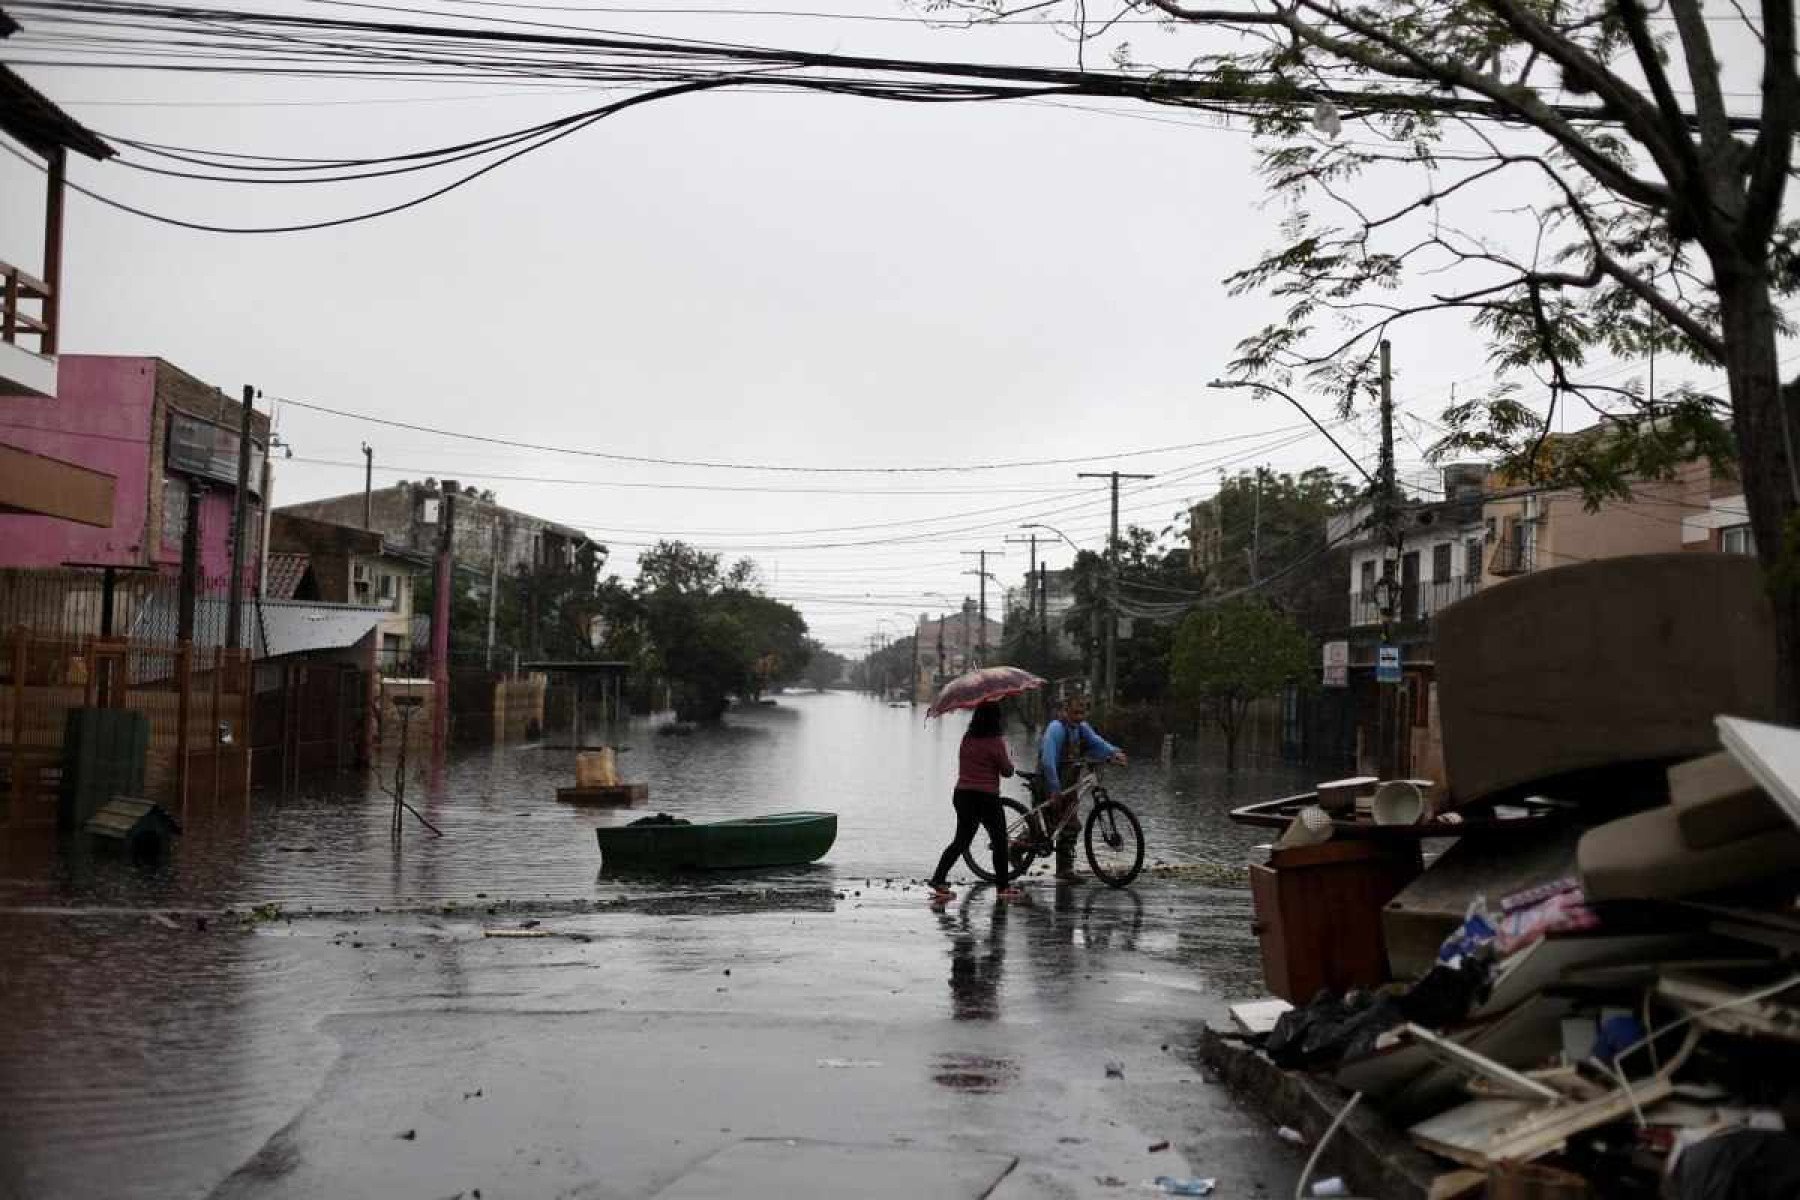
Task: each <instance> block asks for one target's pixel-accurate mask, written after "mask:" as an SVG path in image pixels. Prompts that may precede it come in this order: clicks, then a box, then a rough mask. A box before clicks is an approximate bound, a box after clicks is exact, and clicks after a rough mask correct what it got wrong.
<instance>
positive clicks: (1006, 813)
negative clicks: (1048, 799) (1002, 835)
mask: <svg viewBox="0 0 1800 1200" xmlns="http://www.w3.org/2000/svg"><path fill="white" fill-rule="evenodd" d="M1000 809H1001V819H1002V820H1003V821H1004V822H1005V824H1006V841H1007V845H1006V846H1004V847H1002V848H1001V853H1002V854H1011V855H1012V859H1011V865H1010V867H1009V868H1008V874H1007V878H1008V879H1009V880H1011V879H1017V878H1019V876H1021V875H1023V874H1025V872H1026V871H1027V870H1028V869H1030V867H1031V864H1032V861H1033V860H1034V859H1036V858H1037V854H1036V852H1035V851H1034V850H1032V849H1031V847H1033V846H1035V845H1036V843H1037V839H1036V838H1035V837H1033V836H1032V825H1033V822H1032V820H1031V815H1030V810H1029V809H1027V808H1026V807H1025V806H1024V805H1023V804H1020V803H1019V802H1018V801H1017V800H1014V799H1012V798H1011V797H1010V796H1002V797H1001V798H1000ZM983 841H985V842H986V844H985V845H983V846H982V849H981V851H977V850H976V848H975V847H976V843H978V842H983ZM992 843H993V839H992V838H988V839H982V838H976V839H975V841H973V842H970V843H969V848H968V849H967V850H964V851H963V856H962V857H963V865H964V866H966V867H968V868H969V870H970V871H971V872H972V873H973V874H974V876H975V878H977V879H979V880H981V881H982V882H983V883H994V882H997V881H996V879H995V877H994V853H993V844H992Z"/></svg>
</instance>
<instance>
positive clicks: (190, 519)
mask: <svg viewBox="0 0 1800 1200" xmlns="http://www.w3.org/2000/svg"><path fill="white" fill-rule="evenodd" d="M205 494H206V491H205V489H204V488H203V487H201V485H200V481H199V480H198V479H195V478H193V477H192V476H189V478H188V481H187V518H186V520H184V521H183V522H182V526H181V590H180V592H179V593H178V594H177V596H176V604H175V640H176V641H177V642H192V641H193V640H194V596H195V593H196V592H198V591H199V590H200V497H201V496H203V495H205Z"/></svg>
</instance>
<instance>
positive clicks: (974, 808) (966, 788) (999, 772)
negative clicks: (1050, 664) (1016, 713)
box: [925, 667, 1044, 902]
mask: <svg viewBox="0 0 1800 1200" xmlns="http://www.w3.org/2000/svg"><path fill="white" fill-rule="evenodd" d="M1043 684H1044V681H1043V680H1042V679H1039V678H1038V677H1037V676H1035V675H1033V674H1031V673H1030V672H1028V671H1021V670H1019V669H1018V668H1017V667H985V668H983V669H981V670H977V671H970V672H969V673H968V674H966V675H961V676H958V677H957V678H955V679H952V680H951V681H950V682H949V683H947V684H945V685H944V690H943V691H941V692H939V693H938V698H937V699H936V700H935V701H933V702H932V705H931V707H930V708H929V709H927V710H926V713H925V715H926V716H927V717H936V716H941V715H942V714H944V713H946V712H949V711H951V710H952V709H958V708H973V709H974V710H975V714H974V715H973V716H972V717H970V718H969V728H968V730H967V731H966V732H965V733H964V734H963V739H962V746H961V748H960V750H959V751H958V756H957V773H956V790H955V791H953V792H952V793H951V795H950V802H951V803H952V804H953V805H955V807H956V836H955V837H954V838H953V839H952V840H951V842H950V844H949V845H948V846H946V847H945V848H944V853H943V856H942V857H940V858H939V859H938V865H937V870H936V871H934V872H932V875H931V881H930V883H931V897H932V900H933V901H934V902H940V901H944V900H948V899H950V897H952V896H953V895H955V893H954V892H952V891H951V890H950V884H949V878H950V868H951V867H952V866H953V865H955V863H956V860H957V859H958V858H959V857H961V855H962V853H963V852H964V851H965V850H967V849H968V848H969V845H970V843H972V842H973V841H974V840H975V831H976V830H977V829H985V830H987V835H988V843H989V845H991V846H992V847H993V851H994V881H995V883H996V884H998V885H999V888H1000V892H999V894H1000V897H1001V899H1003V900H1015V899H1018V898H1019V896H1020V892H1019V890H1018V889H1017V888H1015V887H1013V886H1012V885H1011V883H1010V882H1009V881H1008V877H1009V874H1010V872H1009V870H1008V866H1009V864H1008V862H1007V845H1006V817H1005V810H1004V809H1002V808H1001V807H1000V780H1001V779H1002V778H1003V777H1006V776H1010V775H1011V774H1012V773H1013V764H1012V755H1011V754H1010V753H1008V752H1007V749H1006V738H1005V737H1004V736H1003V733H1004V721H1003V719H1002V717H1001V715H1000V704H999V701H1000V700H1001V698H1002V697H1005V696H1013V695H1017V694H1018V693H1020V692H1024V691H1029V690H1030V689H1032V688H1034V687H1042V686H1043Z"/></svg>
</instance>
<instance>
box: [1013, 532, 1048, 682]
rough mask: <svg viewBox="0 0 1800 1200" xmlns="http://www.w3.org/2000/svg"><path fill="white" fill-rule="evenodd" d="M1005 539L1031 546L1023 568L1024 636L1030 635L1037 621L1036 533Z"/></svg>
mask: <svg viewBox="0 0 1800 1200" xmlns="http://www.w3.org/2000/svg"><path fill="white" fill-rule="evenodd" d="M1006 541H1007V543H1008V544H1009V545H1010V544H1013V543H1017V542H1022V543H1025V544H1026V545H1029V546H1030V547H1031V549H1030V551H1028V553H1029V554H1030V555H1031V565H1030V566H1028V567H1026V568H1025V636H1026V637H1030V636H1031V627H1032V626H1033V625H1036V624H1037V623H1038V622H1037V593H1038V587H1037V543H1038V539H1037V534H1035V533H1034V534H1032V535H1031V536H1030V537H1009V538H1007V539H1006ZM1039 649H1040V650H1041V649H1042V647H1039ZM1037 666H1038V669H1039V670H1040V671H1041V670H1043V669H1044V664H1043V663H1042V662H1039V663H1038V664H1037Z"/></svg>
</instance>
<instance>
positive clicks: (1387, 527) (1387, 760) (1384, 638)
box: [1373, 339, 1404, 779]
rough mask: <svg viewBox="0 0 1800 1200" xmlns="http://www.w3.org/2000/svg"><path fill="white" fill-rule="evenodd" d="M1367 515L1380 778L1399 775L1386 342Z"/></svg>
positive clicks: (1394, 520) (1398, 539)
mask: <svg viewBox="0 0 1800 1200" xmlns="http://www.w3.org/2000/svg"><path fill="white" fill-rule="evenodd" d="M1373 515H1374V517H1375V524H1376V527H1377V528H1378V529H1379V530H1380V536H1381V546H1382V551H1381V559H1382V565H1381V582H1380V583H1379V584H1378V585H1377V586H1378V588H1379V589H1380V602H1381V649H1380V650H1378V651H1377V652H1376V660H1375V661H1376V666H1375V673H1376V685H1375V687H1376V697H1377V699H1376V703H1377V704H1378V705H1379V706H1380V707H1379V708H1378V709H1377V711H1376V714H1375V739H1376V745H1375V763H1376V766H1375V773H1376V774H1377V775H1379V776H1380V777H1381V778H1383V779H1393V778H1396V777H1397V776H1398V775H1399V774H1400V721H1399V716H1400V713H1399V697H1400V681H1399V680H1398V679H1397V678H1394V677H1393V676H1392V675H1387V676H1384V675H1383V667H1382V665H1381V657H1382V654H1383V653H1384V652H1387V651H1388V650H1389V649H1390V648H1392V649H1393V651H1394V653H1396V654H1397V653H1398V647H1396V646H1395V645H1394V610H1395V608H1396V607H1397V604H1398V601H1399V598H1400V579H1399V572H1400V555H1401V551H1402V549H1403V548H1404V542H1403V538H1402V536H1401V531H1400V497H1399V495H1398V494H1397V490H1396V486H1395V482H1394V393H1393V367H1392V362H1391V359H1390V349H1389V345H1388V342H1387V340H1386V339H1383V340H1382V343H1381V465H1380V467H1379V468H1378V469H1377V471H1376V475H1375V496H1374V504H1373Z"/></svg>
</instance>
